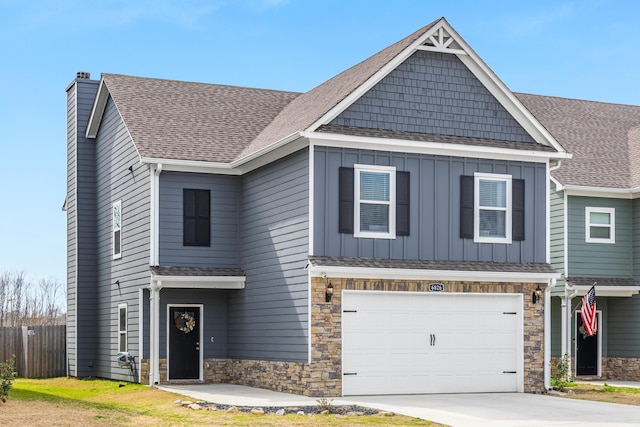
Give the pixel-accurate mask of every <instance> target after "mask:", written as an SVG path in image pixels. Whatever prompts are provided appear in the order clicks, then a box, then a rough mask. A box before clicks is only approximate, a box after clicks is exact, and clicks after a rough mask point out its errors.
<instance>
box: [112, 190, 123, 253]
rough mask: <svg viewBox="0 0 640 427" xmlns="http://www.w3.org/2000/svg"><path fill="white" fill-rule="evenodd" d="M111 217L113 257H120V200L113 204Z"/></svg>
mask: <svg viewBox="0 0 640 427" xmlns="http://www.w3.org/2000/svg"><path fill="white" fill-rule="evenodd" d="M111 218H112V221H111V223H112V231H113V232H112V245H111V246H112V248H113V259H117V258H121V257H122V200H118V201H117V202H115V203H114V204H113V207H112V209H111Z"/></svg>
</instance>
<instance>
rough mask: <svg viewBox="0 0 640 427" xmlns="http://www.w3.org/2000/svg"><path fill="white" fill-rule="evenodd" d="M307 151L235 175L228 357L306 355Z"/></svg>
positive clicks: (294, 358) (296, 358)
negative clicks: (235, 252)
mask: <svg viewBox="0 0 640 427" xmlns="http://www.w3.org/2000/svg"><path fill="white" fill-rule="evenodd" d="M307 155H308V151H307V150H306V149H305V150H302V151H299V152H297V153H294V154H292V155H290V156H288V157H286V158H285V159H282V160H280V161H278V162H275V163H273V164H270V165H268V166H265V167H263V168H261V169H258V170H256V171H253V172H251V173H249V174H247V175H245V176H243V177H242V196H241V202H240V212H241V218H240V228H241V232H240V238H241V248H242V249H241V253H240V257H241V267H242V268H243V269H244V271H245V272H246V276H247V280H246V287H245V289H243V290H239V291H230V293H229V337H228V349H229V350H228V351H229V357H231V358H239V359H264V360H282V361H299V362H305V361H307V358H308V344H307V340H308V297H309V294H308V277H307V271H306V270H305V265H306V263H307V254H308V232H309V231H308V230H309V179H308V173H309V167H308V164H309V162H308V157H307Z"/></svg>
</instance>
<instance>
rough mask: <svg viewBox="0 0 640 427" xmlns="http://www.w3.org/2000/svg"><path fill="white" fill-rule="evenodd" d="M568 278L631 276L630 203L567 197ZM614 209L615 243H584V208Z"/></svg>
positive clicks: (631, 228) (628, 201)
mask: <svg viewBox="0 0 640 427" xmlns="http://www.w3.org/2000/svg"><path fill="white" fill-rule="evenodd" d="M568 203H569V207H568V213H567V215H568V229H569V232H568V236H569V237H568V247H569V250H568V253H569V272H568V277H632V274H633V267H632V261H633V253H632V250H633V238H632V231H633V227H632V223H631V220H632V208H631V207H632V201H631V200H625V199H603V198H597V197H578V196H570V197H569V202H568ZM587 206H591V207H606V208H615V217H616V235H615V237H616V238H615V243H614V244H610V243H587V242H586V241H585V208H586V207H587Z"/></svg>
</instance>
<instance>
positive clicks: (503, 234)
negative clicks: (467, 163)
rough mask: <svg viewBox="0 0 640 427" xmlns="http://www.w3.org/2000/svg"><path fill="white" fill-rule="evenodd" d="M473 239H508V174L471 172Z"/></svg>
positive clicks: (509, 235)
mask: <svg viewBox="0 0 640 427" xmlns="http://www.w3.org/2000/svg"><path fill="white" fill-rule="evenodd" d="M474 179H475V187H474V194H475V197H474V220H475V223H474V230H475V231H474V240H475V241H476V242H491V243H510V242H511V176H510V175H494V174H480V173H476V174H475V175H474Z"/></svg>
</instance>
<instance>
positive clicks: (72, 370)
mask: <svg viewBox="0 0 640 427" xmlns="http://www.w3.org/2000/svg"><path fill="white" fill-rule="evenodd" d="M97 90H98V82H97V81H93V80H87V79H76V80H74V81H73V82H72V83H71V84H70V85H69V86H68V87H67V198H66V208H67V369H68V373H69V375H75V376H93V375H95V370H94V369H93V359H94V358H95V348H96V344H97V341H96V340H95V336H94V335H92V334H91V333H90V330H92V329H93V328H94V325H95V322H96V318H95V307H96V298H95V281H96V273H95V271H96V260H95V257H96V247H95V240H96V228H95V209H96V207H95V203H96V200H95V182H96V181H95V157H94V156H95V145H94V144H93V142H92V141H89V140H87V139H86V138H85V130H86V127H87V122H88V119H89V114H90V112H91V106H92V105H93V99H94V98H95V94H96V92H97Z"/></svg>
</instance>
